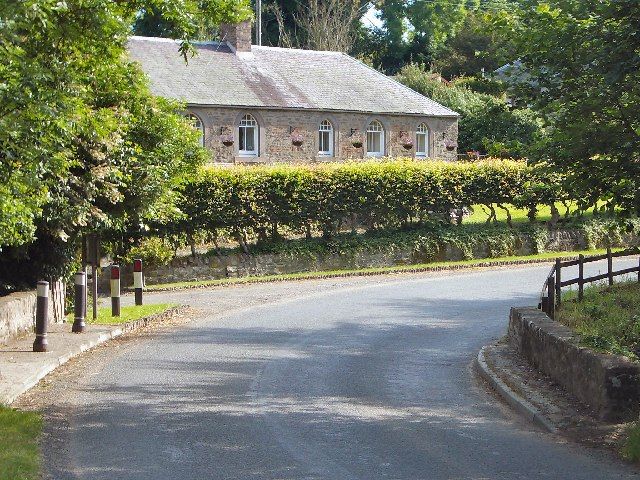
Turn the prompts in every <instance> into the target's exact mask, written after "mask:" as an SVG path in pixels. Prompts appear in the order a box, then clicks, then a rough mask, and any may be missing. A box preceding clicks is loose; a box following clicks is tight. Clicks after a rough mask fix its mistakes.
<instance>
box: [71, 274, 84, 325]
mask: <svg viewBox="0 0 640 480" xmlns="http://www.w3.org/2000/svg"><path fill="white" fill-rule="evenodd" d="M74 284H75V291H74V294H75V295H74V305H73V307H74V308H73V313H74V316H73V326H72V327H71V331H72V332H73V333H82V332H84V330H85V328H86V324H85V323H84V319H85V314H86V311H87V274H86V273H84V272H77V273H76V275H75V278H74Z"/></svg>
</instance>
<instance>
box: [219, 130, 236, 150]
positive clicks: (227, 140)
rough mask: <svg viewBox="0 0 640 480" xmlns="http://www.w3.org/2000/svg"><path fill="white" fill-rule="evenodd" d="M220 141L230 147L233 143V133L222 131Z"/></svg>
mask: <svg viewBox="0 0 640 480" xmlns="http://www.w3.org/2000/svg"><path fill="white" fill-rule="evenodd" d="M220 141H221V142H222V144H223V145H224V146H225V147H230V146H231V145H233V135H232V134H230V133H224V134H222V135H220Z"/></svg>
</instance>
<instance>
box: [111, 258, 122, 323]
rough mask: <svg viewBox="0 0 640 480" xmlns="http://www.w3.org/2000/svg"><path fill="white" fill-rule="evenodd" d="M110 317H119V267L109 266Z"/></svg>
mask: <svg viewBox="0 0 640 480" xmlns="http://www.w3.org/2000/svg"><path fill="white" fill-rule="evenodd" d="M111 316H112V317H119V316H120V267H119V266H118V265H111Z"/></svg>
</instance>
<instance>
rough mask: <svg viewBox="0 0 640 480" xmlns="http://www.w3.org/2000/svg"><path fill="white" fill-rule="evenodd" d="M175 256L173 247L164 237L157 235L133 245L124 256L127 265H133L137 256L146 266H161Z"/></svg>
mask: <svg viewBox="0 0 640 480" xmlns="http://www.w3.org/2000/svg"><path fill="white" fill-rule="evenodd" d="M173 256H174V252H173V249H172V248H171V247H170V246H169V245H167V244H166V243H165V242H164V241H163V240H162V239H160V238H156V237H149V238H145V239H143V240H141V241H140V244H139V245H136V246H134V247H132V248H131V249H130V250H129V251H128V252H127V254H126V255H125V256H124V257H123V259H122V261H123V262H124V263H125V264H126V265H132V264H133V261H134V260H135V259H136V258H139V259H142V264H143V265H144V266H145V267H159V266H162V265H166V264H168V263H169V262H170V261H171V260H172V259H173Z"/></svg>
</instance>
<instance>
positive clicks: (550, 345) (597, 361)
mask: <svg viewBox="0 0 640 480" xmlns="http://www.w3.org/2000/svg"><path fill="white" fill-rule="evenodd" d="M508 337H509V341H510V342H511V343H512V345H514V347H515V348H516V349H517V350H518V352H519V353H520V354H521V355H522V356H523V357H524V358H526V359H527V360H528V361H529V362H530V363H531V365H532V366H534V367H535V368H537V369H538V370H540V371H541V372H543V373H545V374H546V375H548V376H549V377H551V379H553V381H555V382H557V383H558V384H560V385H562V386H563V387H564V388H565V389H566V390H567V391H568V392H570V393H571V394H573V395H574V396H575V397H576V398H578V400H580V401H581V402H582V403H584V404H585V405H588V406H589V407H590V408H592V409H593V411H594V412H595V413H596V414H597V415H598V417H599V418H600V419H602V420H604V421H607V422H612V423H617V422H625V421H631V420H637V418H638V414H639V413H640V401H639V400H640V365H638V364H636V363H634V362H631V361H630V360H628V359H627V358H625V357H622V356H618V355H606V354H602V353H598V352H594V351H593V350H590V349H588V348H585V347H581V346H580V344H579V342H580V337H579V336H578V335H577V334H575V333H574V332H573V331H571V330H570V329H569V328H567V327H565V326H564V325H562V324H560V323H558V322H556V321H554V320H552V319H551V318H549V317H548V316H547V315H545V314H544V313H542V312H541V311H540V310H538V309H536V308H533V307H530V308H512V309H511V314H510V318H509V332H508Z"/></svg>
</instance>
